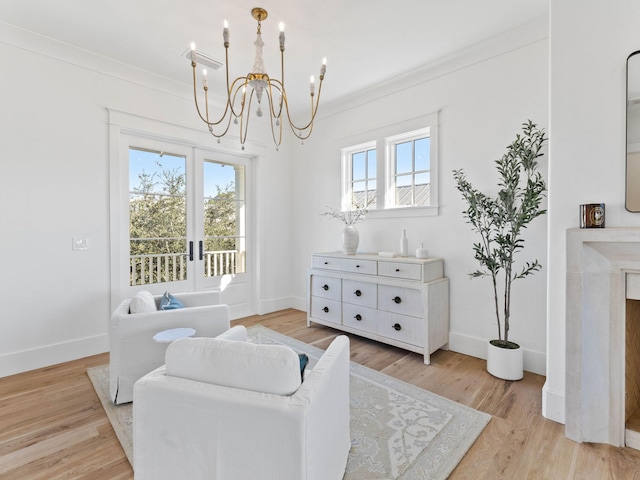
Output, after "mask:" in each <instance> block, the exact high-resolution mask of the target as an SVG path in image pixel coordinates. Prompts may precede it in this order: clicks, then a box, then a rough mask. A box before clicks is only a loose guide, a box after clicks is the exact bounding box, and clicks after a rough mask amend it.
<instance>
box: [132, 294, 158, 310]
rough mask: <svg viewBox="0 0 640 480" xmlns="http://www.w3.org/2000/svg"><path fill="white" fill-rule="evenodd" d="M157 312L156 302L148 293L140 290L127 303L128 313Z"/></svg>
mask: <svg viewBox="0 0 640 480" xmlns="http://www.w3.org/2000/svg"><path fill="white" fill-rule="evenodd" d="M156 310H158V309H157V308H156V301H155V300H154V298H153V295H151V293H150V292H147V291H146V290H140V291H139V292H137V293H136V294H135V295H134V296H133V297H132V298H131V302H129V313H149V312H155V311H156Z"/></svg>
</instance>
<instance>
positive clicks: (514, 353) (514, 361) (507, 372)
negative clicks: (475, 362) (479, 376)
mask: <svg viewBox="0 0 640 480" xmlns="http://www.w3.org/2000/svg"><path fill="white" fill-rule="evenodd" d="M495 341H496V340H491V341H489V342H487V372H489V373H490V374H491V375H493V376H494V377H498V378H501V379H502V380H520V379H521V378H522V376H523V371H524V368H523V356H522V348H520V346H519V345H517V344H515V343H513V342H509V343H511V344H512V345H515V346H517V348H504V347H497V346H495V345H494V344H492V343H491V342H495Z"/></svg>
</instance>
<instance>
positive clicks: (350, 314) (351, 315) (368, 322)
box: [342, 303, 378, 333]
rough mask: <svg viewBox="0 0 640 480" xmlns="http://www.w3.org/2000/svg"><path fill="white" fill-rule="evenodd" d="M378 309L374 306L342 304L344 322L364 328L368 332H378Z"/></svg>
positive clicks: (354, 326) (353, 326) (347, 324)
mask: <svg viewBox="0 0 640 480" xmlns="http://www.w3.org/2000/svg"><path fill="white" fill-rule="evenodd" d="M377 318H378V311H377V310H375V309H373V308H367V307H363V306H361V305H351V304H348V303H343V304H342V324H343V325H346V326H349V327H352V328H357V329H359V330H364V331H366V332H371V333H376V331H377V329H378V326H377V322H376V320H377Z"/></svg>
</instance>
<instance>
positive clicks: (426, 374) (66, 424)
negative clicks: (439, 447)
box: [0, 310, 640, 480]
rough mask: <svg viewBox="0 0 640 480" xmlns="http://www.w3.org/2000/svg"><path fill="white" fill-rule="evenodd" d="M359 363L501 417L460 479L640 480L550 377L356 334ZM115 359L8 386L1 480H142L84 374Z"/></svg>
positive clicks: (300, 326)
mask: <svg viewBox="0 0 640 480" xmlns="http://www.w3.org/2000/svg"><path fill="white" fill-rule="evenodd" d="M234 323H242V324H244V325H253V324H256V323H261V324H262V325H264V326H266V327H268V328H271V329H273V330H276V331H278V332H281V333H284V334H286V335H289V336H291V337H294V338H297V339H299V340H302V341H304V342H307V343H311V344H314V345H316V346H318V347H320V348H326V346H327V345H328V344H329V343H330V342H331V340H332V339H333V337H335V335H337V334H339V333H340V332H338V331H336V330H332V329H330V328H326V327H321V326H313V327H311V328H307V326H306V315H305V313H304V312H300V311H297V310H284V311H282V312H276V313H273V314H269V315H265V316H260V317H259V316H254V317H248V318H245V319H242V320H238V321H237V322H234ZM351 358H352V360H353V361H355V362H358V363H360V364H363V365H366V366H368V367H370V368H373V369H376V370H379V371H381V372H384V373H386V374H388V375H392V376H394V377H397V378H399V379H401V380H404V381H406V382H409V383H412V384H415V385H417V386H419V387H422V388H425V389H427V390H430V391H432V392H434V393H437V394H439V395H442V396H444V397H446V398H449V399H451V400H455V401H456V402H460V403H462V404H465V405H468V406H470V407H473V408H476V409H478V410H481V411H484V412H487V413H489V414H491V415H492V416H493V418H492V420H491V422H490V423H489V425H488V426H487V428H486V429H485V430H484V431H483V433H482V434H481V435H480V437H479V438H478V440H477V441H476V443H475V444H474V445H473V447H472V448H471V450H469V452H468V453H467V455H466V456H465V457H464V458H463V460H462V461H461V462H460V464H459V465H458V467H457V468H456V469H455V470H454V472H453V473H452V475H451V476H450V477H449V478H451V479H453V480H458V479H473V480H481V479H487V480H495V479H518V480H519V479H536V480H538V479H576V480H577V479H580V480H583V479H624V480H627V479H640V452H637V451H635V450H631V449H628V448H614V447H610V446H607V445H599V444H577V443H574V442H572V441H570V440H567V439H566V438H565V437H564V426H563V425H560V424H557V423H555V422H552V421H550V420H546V419H545V418H544V417H542V415H541V390H542V385H543V383H544V377H542V376H539V375H534V374H530V373H525V377H524V379H523V380H521V381H519V382H505V381H501V380H498V379H496V378H493V377H492V376H490V375H489V374H488V373H486V371H485V362H484V361H483V360H478V359H476V358H473V357H468V356H465V355H461V354H457V353H453V352H446V351H438V352H437V353H436V354H434V355H433V356H432V357H431V358H432V364H431V365H429V366H425V365H424V364H423V362H422V357H421V356H420V355H417V354H414V353H409V352H405V351H403V350H400V349H397V348H394V347H389V346H385V345H382V344H380V343H377V342H373V341H369V340H365V339H361V338H358V337H355V336H351ZM108 361H109V357H108V354H101V355H96V356H92V357H88V358H85V359H81V360H76V361H73V362H68V363H64V364H61V365H55V366H52V367H48V368H43V369H40V370H35V371H33V372H27V373H22V374H19V375H14V376H11V377H6V378H1V379H0V479H12V480H13V479H15V480H18V479H20V480H23V479H28V480H37V479H46V480H53V479H62V478H65V479H69V478H74V479H76V478H77V479H87V480H89V479H91V480H99V479H109V480H118V479H127V480H130V479H132V478H133V471H132V470H131V467H130V465H129V463H128V462H127V460H126V458H125V456H124V452H123V451H122V449H121V448H120V444H119V443H118V440H117V439H116V437H115V434H114V433H113V431H112V430H111V426H110V424H109V421H108V420H107V417H106V415H105V414H104V412H103V410H102V407H101V406H100V402H99V400H98V398H97V397H96V395H95V393H94V391H93V388H92V386H91V383H90V381H89V378H88V377H87V375H86V373H85V372H86V369H87V368H88V367H91V366H95V365H102V364H105V363H107V362H108ZM229 480H236V479H229ZM237 480H243V479H237Z"/></svg>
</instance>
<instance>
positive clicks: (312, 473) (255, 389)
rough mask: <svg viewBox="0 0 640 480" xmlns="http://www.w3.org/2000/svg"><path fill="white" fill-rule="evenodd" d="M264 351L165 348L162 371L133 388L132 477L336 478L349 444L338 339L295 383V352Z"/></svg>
mask: <svg viewBox="0 0 640 480" xmlns="http://www.w3.org/2000/svg"><path fill="white" fill-rule="evenodd" d="M233 344H236V345H233ZM263 347H266V348H263ZM268 347H274V345H268V346H267V345H255V344H251V343H245V342H237V341H230V340H219V339H184V340H178V341H176V342H174V343H172V344H171V346H170V347H169V348H168V349H167V354H166V361H167V363H166V365H165V366H163V367H160V368H159V369H157V370H155V371H153V372H151V373H149V374H147V375H145V376H144V377H143V378H141V379H140V380H139V381H138V382H136V384H135V387H134V402H133V418H134V421H133V438H134V471H135V478H136V480H175V479H177V478H188V479H189V480H200V479H202V480H204V479H207V480H236V479H238V480H245V479H246V480H249V479H251V480H340V479H342V478H343V475H344V472H345V468H346V464H347V457H348V453H349V449H350V447H351V444H350V435H349V339H348V337H346V336H339V337H337V338H336V339H335V340H334V341H333V342H332V343H331V345H330V346H329V348H328V349H327V351H326V352H325V353H324V355H323V356H322V357H321V358H320V359H319V361H318V363H317V364H316V365H315V366H314V368H313V369H311V370H307V371H306V373H305V377H304V381H303V382H302V383H300V364H299V360H298V355H297V354H296V353H295V352H293V351H292V350H291V349H289V350H290V352H291V354H287V353H286V352H284V353H285V354H284V355H281V352H276V353H273V352H272V351H271V349H270V348H268ZM278 347H281V348H285V349H288V347H283V346H278ZM265 350H269V351H268V352H265ZM291 355H293V356H291ZM185 377H188V378H185ZM225 384H229V385H230V386H227V385H225ZM265 389H266V390H269V391H270V392H271V393H266V392H265V391H264V390H265ZM292 389H293V390H294V391H290V390H292ZM273 392H280V393H273Z"/></svg>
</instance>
